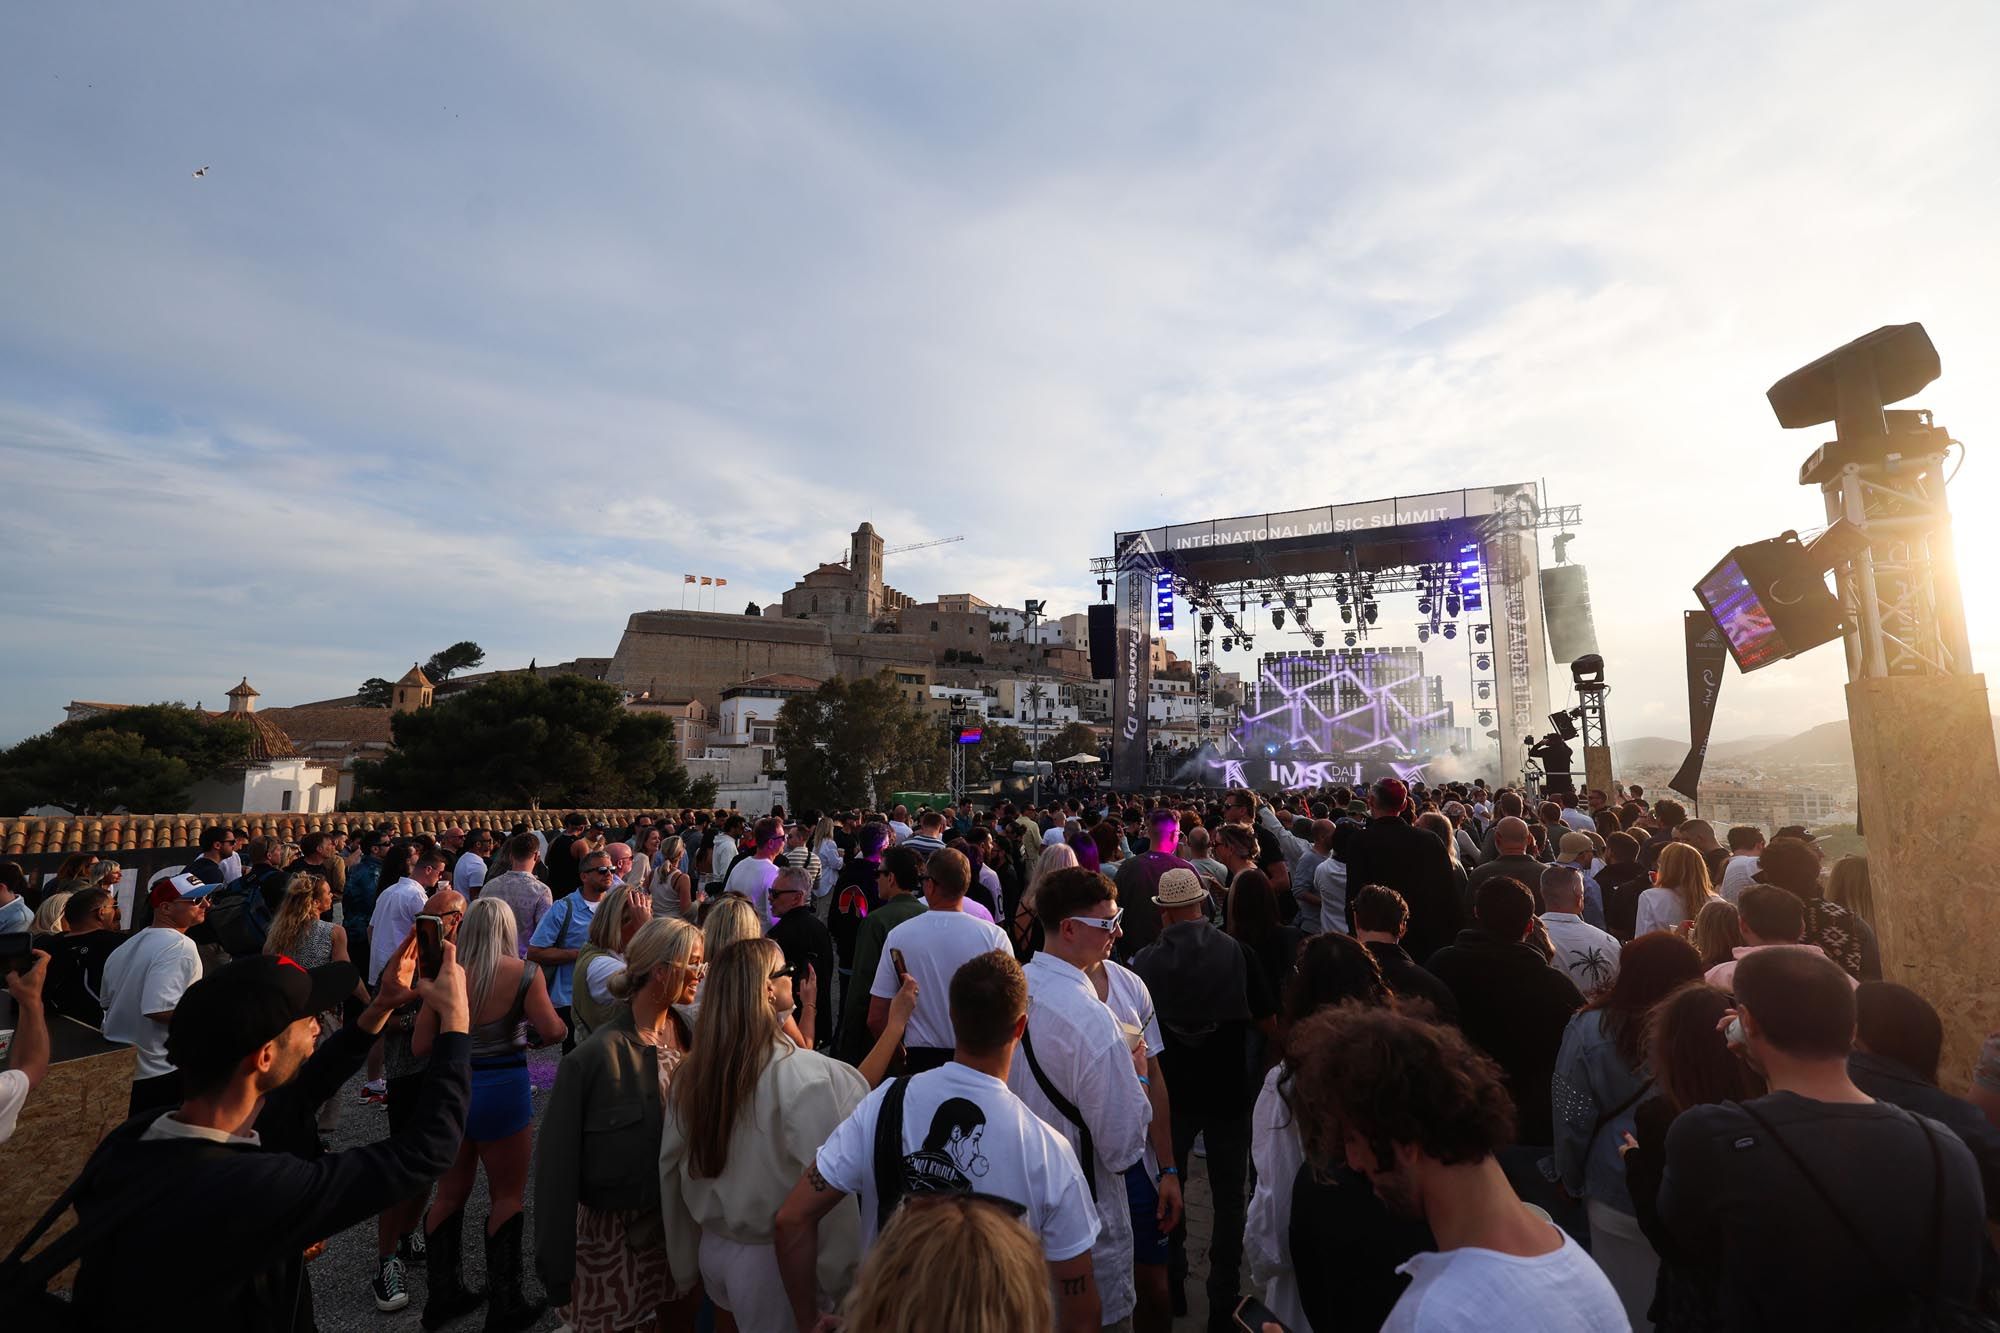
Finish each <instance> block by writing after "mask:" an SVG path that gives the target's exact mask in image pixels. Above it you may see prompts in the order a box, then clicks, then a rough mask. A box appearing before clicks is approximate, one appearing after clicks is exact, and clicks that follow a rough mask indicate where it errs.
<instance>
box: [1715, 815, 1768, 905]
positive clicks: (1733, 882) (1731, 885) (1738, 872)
mask: <svg viewBox="0 0 2000 1333" xmlns="http://www.w3.org/2000/svg"><path fill="white" fill-rule="evenodd" d="M1763 855H1764V830H1763V829H1760V828H1752V827H1751V826H1750V825H1748V824H1738V825H1737V826H1736V827H1735V828H1732V829H1730V830H1729V860H1728V861H1726V862H1724V863H1723V866H1722V882H1721V883H1720V884H1718V885H1716V886H1715V891H1716V892H1717V893H1718V894H1720V895H1722V896H1723V897H1724V898H1726V899H1728V900H1729V901H1730V902H1732V903H1733V902H1737V901H1739V900H1741V899H1742V897H1743V890H1745V889H1747V888H1749V887H1750V886H1751V885H1752V884H1754V883H1756V882H1757V862H1758V861H1759V859H1761V858H1762V857H1763Z"/></svg>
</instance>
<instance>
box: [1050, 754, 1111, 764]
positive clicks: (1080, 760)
mask: <svg viewBox="0 0 2000 1333" xmlns="http://www.w3.org/2000/svg"><path fill="white" fill-rule="evenodd" d="M1056 762H1057V763H1058V764H1101V763H1103V762H1104V761H1103V760H1102V759H1099V758H1098V757H1097V756H1096V755H1094V754H1073V755H1071V756H1070V757H1069V758H1067V759H1058V760H1056Z"/></svg>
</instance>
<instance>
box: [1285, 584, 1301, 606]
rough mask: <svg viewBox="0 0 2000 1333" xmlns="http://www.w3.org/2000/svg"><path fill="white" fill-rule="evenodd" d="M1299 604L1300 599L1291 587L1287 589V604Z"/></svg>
mask: <svg viewBox="0 0 2000 1333" xmlns="http://www.w3.org/2000/svg"><path fill="white" fill-rule="evenodd" d="M1298 604H1299V599H1298V598H1297V596H1295V595H1294V594H1293V592H1292V590H1291V589H1290V588H1287V589H1285V605H1286V606H1297V605H1298Z"/></svg>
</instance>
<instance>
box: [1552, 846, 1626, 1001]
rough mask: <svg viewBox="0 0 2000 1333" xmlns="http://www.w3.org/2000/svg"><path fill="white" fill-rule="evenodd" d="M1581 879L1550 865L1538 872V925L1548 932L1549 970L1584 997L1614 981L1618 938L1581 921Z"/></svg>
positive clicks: (1569, 870) (1570, 867)
mask: <svg viewBox="0 0 2000 1333" xmlns="http://www.w3.org/2000/svg"><path fill="white" fill-rule="evenodd" d="M1582 911H1583V875H1582V873H1581V872H1580V871H1579V870H1578V869H1577V868H1576V867H1575V866H1573V865H1563V864H1558V865H1552V866H1550V867H1549V868H1548V869H1547V870H1544V871H1543V872H1542V925H1543V927H1544V928H1545V929H1546V930H1547V931H1548V932H1549V943H1550V944H1551V945H1552V946H1554V948H1555V956H1554V957H1553V958H1551V959H1549V966H1550V967H1557V968H1561V969H1562V970H1563V971H1565V972H1567V973H1569V979H1570V980H1571V981H1574V982H1575V983H1576V988H1577V989H1578V990H1580V991H1582V992H1583V993H1584V994H1585V995H1590V994H1593V993H1595V992H1597V991H1600V990H1603V989H1604V988H1605V987H1606V986H1609V985H1610V984H1611V983H1612V982H1613V981H1615V980H1617V978H1618V953H1619V944H1618V937H1617V936H1616V935H1613V934H1612V933H1611V932H1610V931H1608V930H1599V929H1598V928H1597V927H1596V926H1593V925H1591V924H1590V923H1589V922H1588V921H1585V920H1584V919H1583V917H1582V915H1581V913H1582Z"/></svg>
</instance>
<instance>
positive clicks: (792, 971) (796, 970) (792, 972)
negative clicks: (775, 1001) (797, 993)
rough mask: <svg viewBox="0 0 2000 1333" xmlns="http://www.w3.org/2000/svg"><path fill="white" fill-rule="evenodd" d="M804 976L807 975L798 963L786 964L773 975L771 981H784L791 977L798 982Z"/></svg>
mask: <svg viewBox="0 0 2000 1333" xmlns="http://www.w3.org/2000/svg"><path fill="white" fill-rule="evenodd" d="M804 975H805V969H804V968H802V967H800V966H799V965H798V964H796V963H787V964H785V966H783V967H781V968H779V969H778V970H777V971H775V972H773V973H772V974H771V980H773V981H783V980H784V979H785V978H786V977H790V978H792V979H793V980H794V981H796V980H798V979H799V978H801V977H803V976H804Z"/></svg>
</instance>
